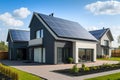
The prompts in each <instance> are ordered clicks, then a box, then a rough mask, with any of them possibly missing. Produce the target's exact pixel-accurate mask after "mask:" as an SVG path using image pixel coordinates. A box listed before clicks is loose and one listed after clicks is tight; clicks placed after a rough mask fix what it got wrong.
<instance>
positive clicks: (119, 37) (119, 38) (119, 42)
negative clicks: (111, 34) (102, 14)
mask: <svg viewBox="0 0 120 80" xmlns="http://www.w3.org/2000/svg"><path fill="white" fill-rule="evenodd" d="M118 44H120V35H119V36H118ZM118 48H120V45H119V47H118Z"/></svg>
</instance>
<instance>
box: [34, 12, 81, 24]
mask: <svg viewBox="0 0 120 80" xmlns="http://www.w3.org/2000/svg"><path fill="white" fill-rule="evenodd" d="M34 13H35V14H40V15H44V16H49V15H46V14H42V13H38V12H34ZM49 17H51V18H57V19H61V20H65V21H70V22H74V23H78V24H79V22H76V21H72V20H68V19H64V18H60V17H55V16H49Z"/></svg>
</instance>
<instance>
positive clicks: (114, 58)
mask: <svg viewBox="0 0 120 80" xmlns="http://www.w3.org/2000/svg"><path fill="white" fill-rule="evenodd" d="M97 60H111V61H120V57H111V58H108V59H105V58H100V59H97Z"/></svg>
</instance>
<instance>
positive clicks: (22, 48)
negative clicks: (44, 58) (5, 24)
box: [7, 29, 29, 60]
mask: <svg viewBox="0 0 120 80" xmlns="http://www.w3.org/2000/svg"><path fill="white" fill-rule="evenodd" d="M16 32H18V33H17V34H16ZM19 32H20V33H19ZM23 32H26V31H23V30H13V29H12V30H9V32H8V37H7V41H8V52H9V59H10V60H18V59H19V60H28V58H29V54H28V48H27V46H28V41H23V40H22V39H21V40H20V35H21V33H23ZM12 33H14V34H12ZM27 33H28V34H29V32H27ZM19 34H20V35H19ZM15 36H17V37H15ZM23 36H24V37H25V35H24V34H23ZM18 38H19V40H18ZM24 39H25V38H24Z"/></svg>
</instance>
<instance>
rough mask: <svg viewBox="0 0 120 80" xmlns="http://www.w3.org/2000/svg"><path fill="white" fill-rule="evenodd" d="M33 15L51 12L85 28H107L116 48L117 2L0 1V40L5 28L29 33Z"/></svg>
mask: <svg viewBox="0 0 120 80" xmlns="http://www.w3.org/2000/svg"><path fill="white" fill-rule="evenodd" d="M33 12H38V13H42V14H47V15H49V14H51V13H54V16H55V17H59V18H63V19H67V20H71V21H76V22H78V23H79V24H80V25H82V26H83V27H84V28H85V29H87V30H88V31H89V30H96V29H102V28H103V27H104V28H110V30H111V32H112V34H113V37H114V41H113V43H112V45H113V47H117V46H118V43H117V37H118V36H119V35H120V0H0V40H2V41H6V38H7V34H8V29H24V30H29V28H28V26H29V23H30V20H31V18H32V14H33Z"/></svg>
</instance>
